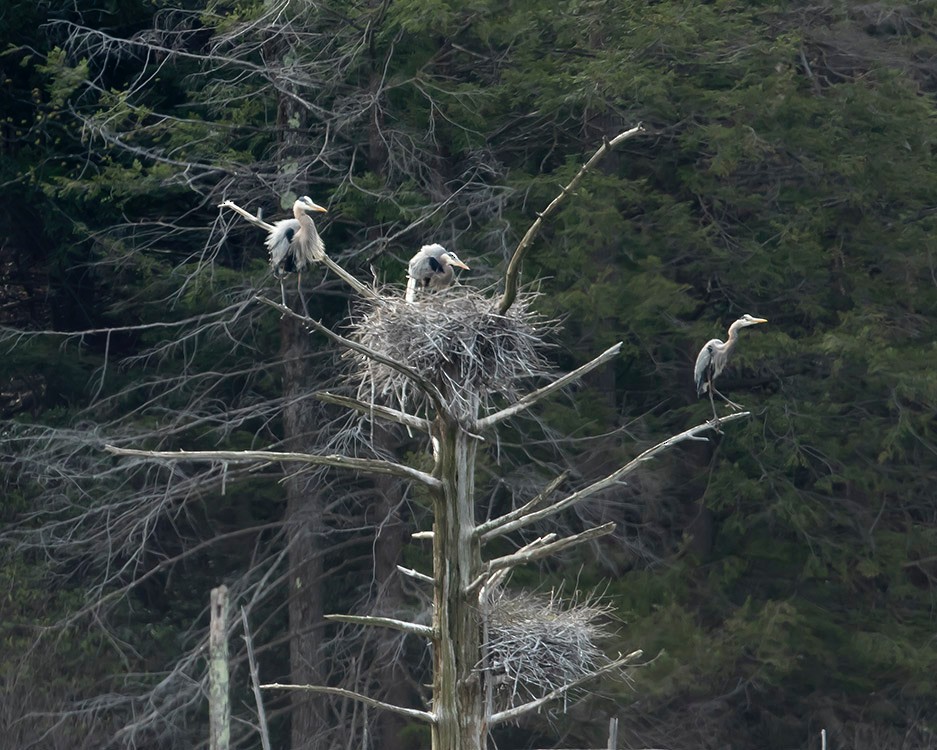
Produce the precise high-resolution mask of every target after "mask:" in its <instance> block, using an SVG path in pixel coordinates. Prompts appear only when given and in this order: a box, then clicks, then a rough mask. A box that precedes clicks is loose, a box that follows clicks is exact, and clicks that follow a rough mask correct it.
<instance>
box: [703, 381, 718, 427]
mask: <svg viewBox="0 0 937 750" xmlns="http://www.w3.org/2000/svg"><path fill="white" fill-rule="evenodd" d="M706 385H708V386H709V387H708V388H707V389H706V390H707V392H708V393H709V405H710V406H712V408H713V419H719V415H718V414H716V402H715V401H713V381H712V380H708V381H707V382H706Z"/></svg>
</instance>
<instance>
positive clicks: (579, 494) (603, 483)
mask: <svg viewBox="0 0 937 750" xmlns="http://www.w3.org/2000/svg"><path fill="white" fill-rule="evenodd" d="M748 416H751V412H747V411H740V412H736V413H734V414H728V415H726V416H725V417H719V418H718V419H711V420H709V421H708V422H704V423H703V424H699V425H696V427H691V428H690V429H689V430H685V431H683V432H681V433H679V434H677V435H672V436H671V437H669V438H667V439H666V440H663V441H661V442H660V443H658V444H657V445H655V446H653V447H651V448H648V449H647V450H646V451H644V452H643V453H641V454H640V455H639V456H638V457H637V458H635V459H633V460H631V461H629V462H628V463H626V464H625V465H624V466H622V467H621V468H620V469H616V470H615V471H613V472H612V473H611V474H609V475H608V476H607V477H605V478H604V479H599V480H598V481H596V482H593V483H592V484H590V485H589V486H588V487H583V488H582V489H581V490H577V491H576V492H574V493H572V494H571V495H568V496H567V497H565V498H563V499H562V500H559V501H558V502H555V503H553V504H552V505H550V506H548V507H546V508H543V509H542V510H538V511H534V512H532V513H528V514H527V515H525V516H522V517H520V518H517V517H513V518H509V516H514V515H515V514H512V513H508V514H505V515H504V516H501V517H500V518H496V519H494V520H493V521H489V522H488V524H487V525H488V526H489V528H488V530H487V531H486V532H485V534H484V536H483V537H482V539H483V540H484V541H489V540H491V539H494V538H495V537H497V536H501V535H503V534H508V533H510V532H512V531H514V530H516V529H519V528H521V527H522V526H527V525H528V524H531V523H534V522H535V521H540V520H541V519H544V518H547V517H548V516H552V515H555V514H556V513H559V512H560V511H562V510H565V509H566V508H568V507H570V506H571V505H575V504H576V503H578V502H580V501H581V500H585V499H586V498H587V497H590V496H591V495H594V494H596V493H597V492H601V491H602V490H604V489H607V488H609V487H612V486H614V485H615V484H617V483H618V482H619V481H621V478H622V477H624V476H626V475H628V474H630V473H631V472H632V471H634V470H635V469H637V468H638V467H639V466H640V465H641V464H643V463H644V462H645V461H649V460H650V459H652V458H653V457H654V456H656V455H657V454H658V453H662V452H664V451H665V450H667V449H668V448H671V447H672V446H674V445H676V444H677V443H681V442H683V441H685V440H699V439H701V438H699V437H698V434H699V433H700V432H703V431H704V430H713V429H718V427H719V426H720V425H722V424H725V423H726V422H732V421H735V420H736V419H742V418H743V417H748ZM502 521H503V522H502Z"/></svg>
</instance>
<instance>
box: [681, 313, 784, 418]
mask: <svg viewBox="0 0 937 750" xmlns="http://www.w3.org/2000/svg"><path fill="white" fill-rule="evenodd" d="M767 322H768V321H767V320H766V319H765V318H756V317H753V316H752V315H749V314H748V313H745V314H744V315H743V316H742V317H741V318H739V319H738V320H737V321H735V322H734V323H733V324H732V325H730V326H729V336H728V338H727V339H726V340H725V341H720V340H719V339H710V340H709V341H707V342H706V345H705V346H704V347H703V348H702V349H701V350H700V353H699V356H697V358H696V367H695V368H694V371H693V376H694V379H695V380H696V392H697V394H698V395H700V396H702V395H703V394H704V393H706V392H707V391H708V392H709V402H710V403H711V404H712V407H713V417H716V404H715V402H714V401H713V394H714V393H715V394H716V395H717V396H719V398H721V399H722V400H723V401H725V402H726V403H727V404H728V405H729V406H730V407H731V408H732V409H736V410H738V409H741V408H742V407H741V406H740V405H739V404H737V403H735V402H734V401H730V400H729V399H727V398H726V397H725V396H723V395H722V394H721V393H719V391H717V390H716V388H715V386H713V381H714V380H715V379H716V378H718V377H719V375H720V374H721V373H722V371H723V370H724V369H725V366H726V362H727V361H728V359H729V354H730V353H731V352H732V350H733V349H734V348H735V344H736V342H737V341H738V339H739V330H740V329H742V328H746V327H748V326H754V325H758V324H759V323H767Z"/></svg>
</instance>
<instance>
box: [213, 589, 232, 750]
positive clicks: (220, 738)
mask: <svg viewBox="0 0 937 750" xmlns="http://www.w3.org/2000/svg"><path fill="white" fill-rule="evenodd" d="M227 620H228V587H227V586H219V587H218V588H216V589H212V590H211V624H210V625H209V630H208V722H209V729H210V739H209V745H208V746H209V748H210V750H228V747H229V745H230V742H231V704H230V703H229V701H228V640H227V638H226V637H225V633H226V631H227Z"/></svg>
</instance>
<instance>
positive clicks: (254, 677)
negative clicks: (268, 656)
mask: <svg viewBox="0 0 937 750" xmlns="http://www.w3.org/2000/svg"><path fill="white" fill-rule="evenodd" d="M241 624H242V625H243V627H244V645H245V646H246V647H247V665H248V668H249V669H250V673H251V690H252V691H253V693H254V703H255V704H256V705H257V728H258V731H259V732H260V744H261V746H262V747H263V750H270V731H269V730H268V729H267V712H266V711H265V710H264V699H263V696H261V694H260V671H259V670H258V668H257V659H256V658H255V656H254V641H253V639H252V638H251V631H250V626H249V625H248V622H247V610H245V609H244V607H241Z"/></svg>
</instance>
